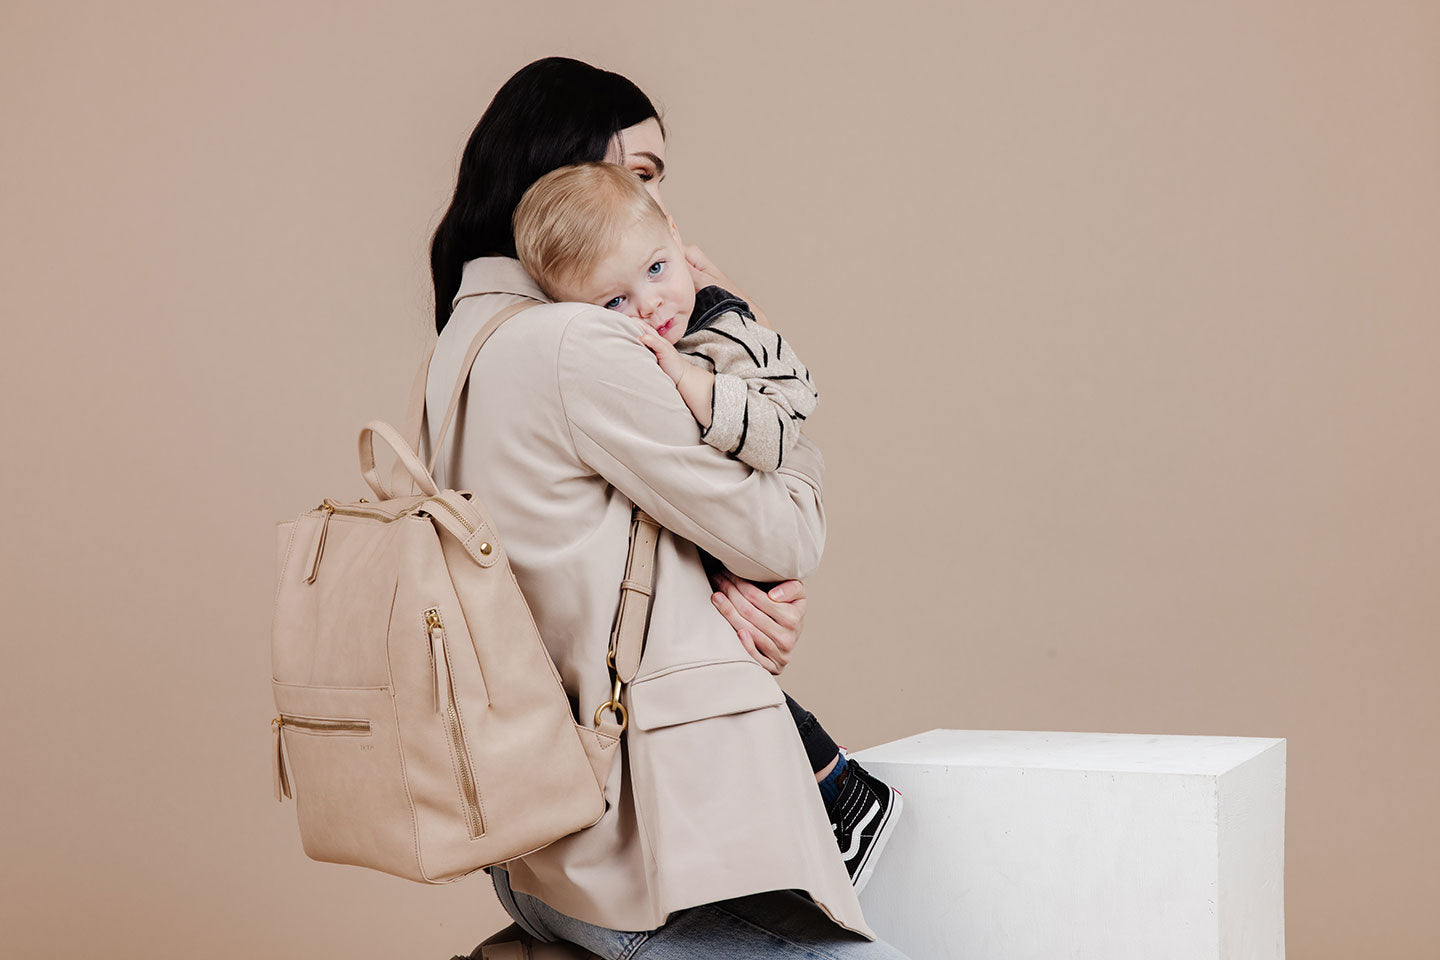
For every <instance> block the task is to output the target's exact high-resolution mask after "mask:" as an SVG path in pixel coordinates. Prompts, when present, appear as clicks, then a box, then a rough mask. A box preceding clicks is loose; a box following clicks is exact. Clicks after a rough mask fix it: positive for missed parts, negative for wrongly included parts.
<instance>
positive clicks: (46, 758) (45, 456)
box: [0, 0, 1440, 960]
mask: <svg viewBox="0 0 1440 960" xmlns="http://www.w3.org/2000/svg"><path fill="white" fill-rule="evenodd" d="M388 6H389V7H390V8H391V9H386V7H387V5H381V4H342V3H333V4H316V3H308V4H295V3H288V2H286V3H280V2H264V3H249V4H244V5H242V4H194V3H181V2H171V3H156V2H150V3H129V4H118V3H116V4H110V3H88V4H87V3H70V4H53V3H39V2H26V3H16V2H14V0H10V2H7V3H5V4H4V5H3V7H0V116H3V130H0V224H3V230H0V290H3V299H0V304H3V306H0V309H3V311H4V313H3V315H4V324H5V325H4V348H3V358H4V359H3V367H4V371H5V376H4V394H3V398H0V399H3V403H4V412H3V417H0V423H3V435H0V440H3V446H4V450H5V454H4V456H5V459H4V468H3V476H4V490H3V496H4V502H5V503H6V504H7V506H8V510H7V519H6V521H5V525H4V531H5V532H4V534H3V539H4V544H5V546H4V551H3V555H4V569H3V574H4V575H3V580H0V583H3V586H0V589H3V591H4V593H3V598H4V609H5V613H6V627H5V645H4V669H3V670H0V720H3V723H4V730H5V733H4V740H3V742H4V755H3V758H0V763H3V766H0V771H3V773H0V791H3V793H0V797H3V801H0V802H3V816H0V845H3V851H4V860H5V866H4V869H3V871H0V886H3V890H0V929H3V930H4V934H3V937H4V941H5V946H4V952H5V953H6V954H7V955H12V956H26V957H45V956H56V957H61V956H64V957H81V956H95V955H101V954H103V955H107V956H110V955H114V956H135V957H139V956H145V957H181V956H187V957H188V956H196V955H202V954H203V955H205V956H213V957H237V958H238V957H254V956H268V957H277V958H279V957H302V956H304V957H353V958H363V957H375V958H379V957H395V956H406V957H427V956H428V957H436V958H439V957H447V956H449V955H450V954H451V953H452V952H455V951H464V950H468V949H469V948H470V947H471V946H473V945H474V943H475V942H477V941H478V940H479V939H481V937H482V936H483V935H485V934H487V933H488V932H490V931H491V930H493V929H495V928H497V927H498V926H500V925H501V921H502V919H503V918H502V914H501V911H500V910H499V908H498V906H497V905H496V903H495V902H494V897H493V894H492V893H491V892H490V891H489V889H488V888H487V885H486V884H485V883H484V882H483V880H477V879H475V878H472V879H471V880H468V881H465V882H462V883H460V884H457V885H454V886H451V887H447V888H438V889H430V888H422V887H419V886H418V885H409V884H406V883H404V882H403V881H399V880H393V879H391V878H387V877H383V876H380V875H378V874H376V875H370V874H368V873H366V872H364V871H360V870H354V869H345V868H340V867H335V866H330V865H324V864H317V863H312V862H309V861H307V860H306V859H305V858H304V857H303V855H302V854H301V852H300V849H299V844H298V840H297V835H296V828H295V821H294V811H293V808H292V807H290V806H284V807H281V806H278V805H276V804H275V803H274V801H273V800H272V799H271V796H270V767H269V764H270V752H269V751H270V746H271V740H270V728H269V719H270V717H271V715H272V712H273V711H272V702H271V699H270V691H269V687H268V680H267V678H268V673H267V669H268V656H269V651H268V636H267V629H268V619H267V618H268V613H269V600H270V597H269V593H270V589H271V578H272V576H273V571H272V569H271V568H272V562H273V561H272V545H271V524H272V523H273V522H274V521H276V520H278V519H281V518H284V517H290V516H293V515H294V514H296V513H298V512H300V511H301V510H303V509H306V508H308V507H311V506H313V505H314V504H315V503H316V502H318V501H319V500H320V498H321V497H322V496H327V495H331V496H341V497H355V496H358V495H359V494H360V493H361V492H362V484H361V482H360V478H359V475H358V470H357V468H356V465H355V454H354V435H355V431H356V430H357V429H358V427H359V425H360V424H361V423H362V422H364V421H365V420H366V419H369V418H371V417H374V416H385V417H391V418H395V417H399V416H401V413H402V407H403V397H404V393H405V390H406V387H407V385H408V383H409V379H410V376H411V373H412V370H413V364H414V363H415V361H416V360H418V358H419V355H420V353H421V350H422V348H423V345H424V341H425V336H426V330H427V327H426V319H425V318H426V316H427V314H428V310H429V281H428V277H427V274H426V269H425V262H426V261H425V244H426V242H427V238H428V236H429V233H430V231H431V229H432V228H433V225H434V223H435V222H436V220H437V219H438V216H439V214H440V212H441V210H442V209H443V206H444V204H445V202H446V201H447V199H448V196H449V192H450V190H451V188H452V186H453V178H454V173H455V166H456V161H457V158H458V155H459V151H460V147H461V145H462V144H463V142H464V139H465V137H466V136H467V135H468V133H469V131H470V129H471V127H472V126H473V124H474V122H475V121H476V119H478V117H479V115H480V112H481V110H482V109H483V108H484V106H485V104H486V102H487V101H488V99H489V97H490V95H491V94H492V93H493V92H494V90H495V89H496V87H497V86H498V85H499V84H500V83H501V82H502V81H503V80H504V79H505V77H507V76H508V75H509V74H510V73H511V72H512V71H513V70H515V69H516V68H518V67H519V66H521V65H522V64H524V63H526V62H528V61H530V60H531V59H533V58H535V57H538V56H542V55H546V54H550V53H566V54H570V55H575V56H579V57H582V58H585V59H589V60H592V61H593V62H597V63H600V64H602V65H605V66H608V67H610V68H613V69H617V70H619V71H621V72H623V73H625V74H627V75H629V76H630V77H632V78H633V79H634V80H636V81H637V82H638V83H639V84H640V85H641V86H642V87H643V88H644V89H646V90H647V91H649V92H650V93H651V94H652V95H653V96H654V97H655V98H656V99H657V100H658V101H659V102H661V103H663V104H664V107H665V109H666V119H667V122H668V123H669V125H670V128H671V130H672V139H671V144H670V151H671V162H672V167H673V175H672V177H671V180H670V182H669V183H667V191H668V199H669V203H670V206H671V208H672V210H673V211H674V212H675V214H676V216H677V217H678V218H679V220H680V222H681V225H682V227H683V228H684V230H685V232H686V234H687V238H688V239H690V240H693V241H696V242H699V243H701V244H702V245H703V246H704V247H705V248H706V249H707V250H708V251H709V252H710V254H711V255H712V256H714V257H715V258H716V259H717V260H718V261H719V262H720V263H721V264H722V266H724V267H725V268H726V269H728V270H729V271H730V272H731V273H732V275H734V276H735V277H737V278H738V279H739V280H740V282H741V283H742V284H743V285H746V286H748V287H749V288H751V292H752V293H753V294H754V295H755V296H756V298H757V300H760V301H761V302H762V303H763V304H764V306H765V307H766V308H767V309H768V311H769V312H770V314H771V316H772V317H773V318H774V319H775V321H776V323H777V325H779V326H780V327H781V329H782V330H784V332H785V333H786V335H787V337H788V338H789V339H791V340H792V341H793V342H794V343H795V344H796V345H797V347H798V348H799V349H800V351H801V353H802V354H803V355H804V356H805V357H806V359H807V361H808V363H809V365H810V367H811V369H812V370H813V371H814V372H815V375H816V379H817V382H818V383H819V385H820V388H821V393H822V404H821V407H820V412H819V414H818V416H817V419H816V420H815V422H814V427H813V431H812V432H813V435H814V436H815V437H816V438H817V439H818V440H819V442H820V443H821V445H822V446H823V448H824V449H825V451H826V456H827V460H828V463H829V476H828V478H827V491H826V494H827V504H828V507H829V512H830V518H831V524H832V525H831V534H830V536H831V539H830V544H829V550H828V552H827V555H826V561H825V564H824V566H823V568H822V569H821V571H820V573H819V574H818V575H817V576H816V577H815V578H814V579H813V580H812V581H811V582H810V584H809V587H810V590H811V596H812V598H813V602H812V606H811V615H810V618H809V622H808V629H807V632H806V636H805V639H804V640H803V641H802V645H801V651H800V654H801V655H800V656H799V659H798V660H797V662H796V663H795V664H794V665H793V666H792V667H791V669H790V670H789V671H788V672H787V674H786V677H785V680H786V685H787V687H788V688H789V689H790V690H791V691H792V692H793V693H794V694H795V695H796V696H797V697H798V698H799V699H800V700H801V701H802V702H804V703H807V704H808V705H810V706H812V707H813V708H814V709H815V711H816V712H817V713H818V714H819V715H820V716H821V717H822V718H823V719H824V720H825V721H826V723H827V724H828V725H830V726H831V727H832V729H833V731H834V732H835V733H836V734H837V736H838V738H839V739H840V740H841V742H843V743H845V744H847V745H848V746H850V747H852V748H859V747H862V746H867V745H870V744H873V743H878V742H882V741H885V740H889V739H894V738H897V737H901V736H905V735H908V734H910V733H913V732H916V731H920V730H925V729H928V728H932V727H941V726H949V727H966V728H998V729H1041V730H1045V729H1049V730H1090V731H1124V732H1150V733H1191V734H1223V735H1253V736H1283V737H1286V738H1288V739H1289V760H1290V773H1289V819H1288V842H1289V853H1288V871H1287V877H1286V882H1287V889H1288V894H1289V905H1288V915H1287V919H1288V932H1289V947H1290V956H1291V957H1294V958H1304V960H1329V958H1334V960H1340V958H1353V957H1396V958H1415V957H1421V956H1434V955H1435V953H1436V950H1437V947H1440V932H1437V928H1436V921H1435V910H1434V903H1435V901H1436V898H1437V896H1440V882H1437V872H1436V870H1435V866H1434V865H1435V858H1436V855H1437V852H1440V850H1437V847H1440V844H1437V841H1440V828H1437V824H1436V810H1437V809H1440V778H1437V772H1436V771H1437V762H1436V751H1435V744H1436V742H1437V736H1440V713H1437V709H1436V707H1435V706H1434V703H1435V700H1434V694H1433V691H1432V689H1431V688H1432V686H1433V678H1434V674H1435V671H1436V668H1437V666H1440V656H1437V653H1436V650H1435V643H1436V640H1437V637H1440V629H1437V628H1440V593H1437V575H1440V499H1437V497H1436V495H1435V491H1436V490H1437V488H1440V415H1437V411H1440V377H1437V375H1436V365H1437V359H1440V357H1437V349H1440V325H1437V319H1440V309H1437V308H1440V290H1437V286H1436V283H1435V276H1436V275H1437V272H1436V267H1437V254H1440V181H1437V173H1440V165H1437V161H1440V8H1437V6H1436V5H1435V4H1430V3H1397V2H1383V3H1379V2H1365V3H1361V2H1349V3H1341V2H1311V3H1300V2H1266V3H1248V2H1247V3H1241V2H1227V3H1205V4H1201V3H1188V2H1186V3H1181V2H1164V3H1154V2H1139V0H1136V2H1119V0H1117V2H1101V3H1085V4H1071V3H1058V2H1057V3H1049V4H1035V3H1024V4H1017V3H1003V2H985V3H978V2H963V3H956V4H945V5H941V4H925V3H920V2H916V0H903V2H892V3H886V4H879V5H876V4H856V5H853V6H844V5H836V4H823V5H822V4H771V3H765V4H755V5H753V6H749V7H746V8H743V9H735V8H732V6H731V5H728V4H727V5H720V4H712V5H709V6H706V7H698V6H684V7H676V6H671V5H658V4H619V3H607V4H593V3H565V4H534V5H529V4H526V5H522V4H520V3H507V4H503V5H501V4H494V3H422V4H404V5H401V4H395V5H388ZM866 338H879V342H880V343H881V344H883V346H881V347H880V348H876V347H875V346H874V345H873V340H872V343H871V344H867V343H866V342H865V341H866ZM917 960H922V958H917Z"/></svg>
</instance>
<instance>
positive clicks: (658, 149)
mask: <svg viewBox="0 0 1440 960" xmlns="http://www.w3.org/2000/svg"><path fill="white" fill-rule="evenodd" d="M621 148H623V149H624V151H625V152H624V154H623V155H622V154H621V153H620V149H621ZM610 155H611V156H610V158H609V159H611V161H612V162H615V161H620V162H622V163H631V162H633V161H636V160H649V161H650V162H652V163H654V162H657V161H658V162H659V163H664V162H665V136H664V134H662V133H661V132H660V121H658V120H656V119H655V118H654V117H650V118H649V119H647V120H643V121H641V122H640V123H637V124H635V125H634V126H630V127H626V128H625V129H624V130H621V131H620V132H619V133H617V134H616V135H615V140H614V141H612V142H611V144H610Z"/></svg>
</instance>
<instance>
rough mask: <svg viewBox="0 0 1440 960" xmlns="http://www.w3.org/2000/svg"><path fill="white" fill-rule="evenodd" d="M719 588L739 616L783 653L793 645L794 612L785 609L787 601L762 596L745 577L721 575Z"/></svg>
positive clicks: (788, 650) (787, 654) (788, 652)
mask: <svg viewBox="0 0 1440 960" xmlns="http://www.w3.org/2000/svg"><path fill="white" fill-rule="evenodd" d="M720 589H721V592H722V593H724V594H725V595H726V597H728V598H729V600H730V602H731V603H732V604H733V605H734V606H735V609H736V610H737V611H739V613H740V616H742V617H744V618H745V619H746V620H747V621H749V623H750V625H751V626H752V627H754V628H756V629H757V630H759V631H760V633H762V634H763V635H764V636H765V637H767V638H768V639H769V640H770V641H771V642H772V643H774V644H775V645H776V646H777V647H779V648H780V651H781V652H782V653H783V654H784V655H785V656H786V657H788V656H789V654H790V650H791V648H792V647H794V646H795V637H794V623H793V617H794V615H793V613H792V612H791V611H790V610H788V609H786V608H787V606H788V605H787V604H783V603H776V602H775V601H774V600H771V599H770V598H769V597H768V596H766V594H765V591H764V590H761V589H760V588H759V587H757V586H756V585H755V584H753V583H751V582H750V581H749V580H741V579H739V578H737V577H730V576H727V577H725V579H724V581H723V583H722V584H721V587H720Z"/></svg>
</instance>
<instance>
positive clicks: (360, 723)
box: [280, 713, 370, 733]
mask: <svg viewBox="0 0 1440 960" xmlns="http://www.w3.org/2000/svg"><path fill="white" fill-rule="evenodd" d="M280 725H281V726H282V727H299V728H300V729H302V730H327V731H353V732H357V733H358V732H364V733H369V732H370V721H369V720H347V719H343V718H339V717H302V716H298V715H296V714H293V713H282V714H280Z"/></svg>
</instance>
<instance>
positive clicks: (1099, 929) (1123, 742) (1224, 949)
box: [852, 730, 1285, 960]
mask: <svg viewBox="0 0 1440 960" xmlns="http://www.w3.org/2000/svg"><path fill="white" fill-rule="evenodd" d="M852 756H853V757H854V758H855V759H856V760H859V761H860V762H861V763H862V764H863V765H864V766H865V768H866V769H867V770H870V771H871V772H872V773H874V774H875V775H876V776H878V777H880V778H881V779H882V780H885V781H886V782H888V783H889V784H890V785H891V786H894V787H895V788H897V789H898V790H899V791H900V792H901V793H902V794H903V795H904V798H905V802H904V809H903V811H902V813H901V816H900V820H899V822H898V823H897V825H896V827H895V833H894V834H893V836H892V837H891V838H890V841H889V843H888V845H887V846H886V848H885V850H884V853H883V854H882V856H881V858H880V860H879V862H878V863H877V865H876V868H875V873H874V875H873V876H872V877H871V879H870V882H869V885H868V886H866V888H865V889H864V891H863V892H862V893H861V895H860V902H861V905H862V906H863V907H864V910H865V918H866V920H867V921H868V922H869V923H870V925H871V926H872V927H873V928H874V929H875V931H876V932H877V933H878V934H879V935H880V936H881V937H882V938H883V939H885V940H888V941H890V942H891V943H893V944H894V945H895V946H896V947H898V948H899V949H901V950H902V951H904V952H905V953H907V954H908V955H909V956H910V957H911V958H912V960H950V958H955V960H1060V958H1064V960H1283V958H1284V956H1285V892H1284V869H1285V741H1284V740H1283V739H1268V738H1254V737H1189V736H1161V735H1154V736H1152V735H1145V734H1115V733H1051V732H1041V731H1024V730H931V731H929V732H927V733H921V734H917V735H916V736H913V737H907V738H906V739H904V740H897V741H895V742H893V743H887V744H882V745H880V746H877V747H872V748H870V749H868V750H862V751H858V752H856V753H854V754H853V755H852Z"/></svg>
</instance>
